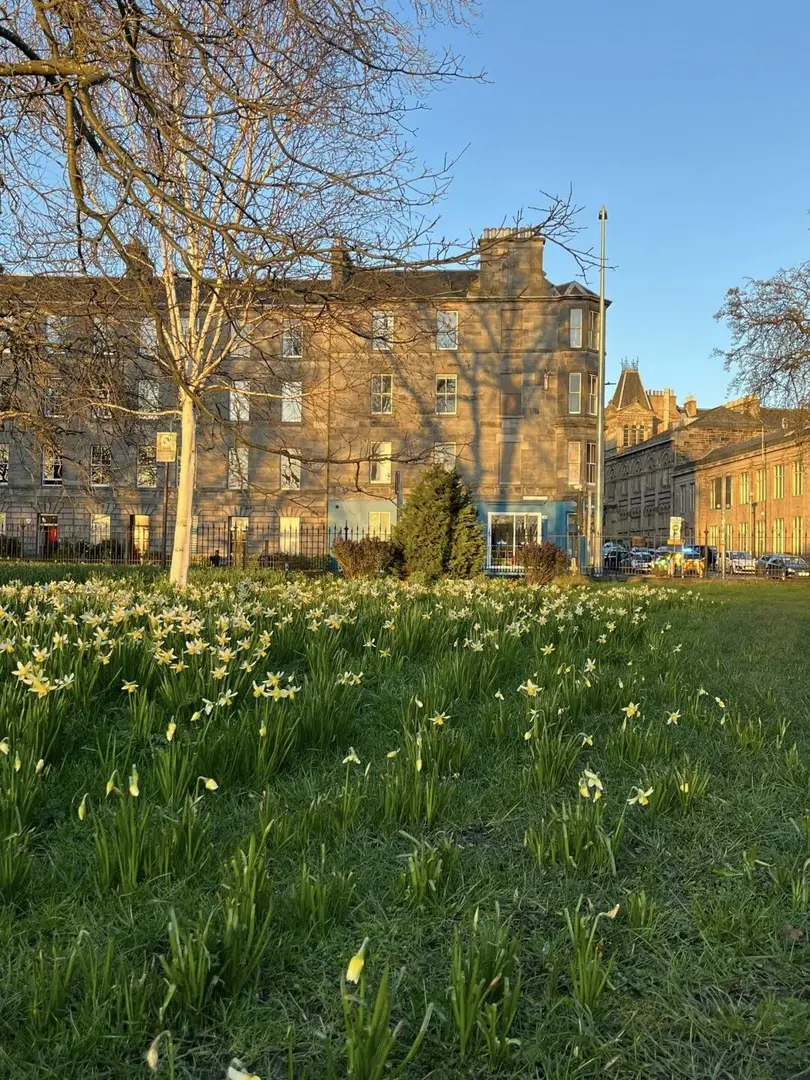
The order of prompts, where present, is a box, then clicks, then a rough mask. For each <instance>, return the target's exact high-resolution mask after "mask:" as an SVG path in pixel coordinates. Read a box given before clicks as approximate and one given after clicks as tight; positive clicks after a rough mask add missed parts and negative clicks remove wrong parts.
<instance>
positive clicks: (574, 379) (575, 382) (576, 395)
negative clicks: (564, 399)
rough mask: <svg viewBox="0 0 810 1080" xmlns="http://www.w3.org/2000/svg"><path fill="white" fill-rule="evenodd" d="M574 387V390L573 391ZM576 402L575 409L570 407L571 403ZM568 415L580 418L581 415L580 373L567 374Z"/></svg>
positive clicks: (570, 372) (571, 372)
mask: <svg viewBox="0 0 810 1080" xmlns="http://www.w3.org/2000/svg"><path fill="white" fill-rule="evenodd" d="M574 386H576V390H575V389H574ZM572 399H574V400H575V401H576V408H572V407H571V401H572ZM568 415H569V416H581V415H582V372H581V371H569V372H568Z"/></svg>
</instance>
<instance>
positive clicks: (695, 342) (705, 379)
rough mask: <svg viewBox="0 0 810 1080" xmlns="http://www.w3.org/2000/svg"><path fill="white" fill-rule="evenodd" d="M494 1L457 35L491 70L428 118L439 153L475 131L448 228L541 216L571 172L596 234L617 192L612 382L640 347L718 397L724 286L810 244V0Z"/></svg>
mask: <svg viewBox="0 0 810 1080" xmlns="http://www.w3.org/2000/svg"><path fill="white" fill-rule="evenodd" d="M481 11H482V15H481V17H480V18H479V19H477V20H476V21H475V23H474V27H473V33H472V35H464V34H453V35H451V40H452V41H453V42H454V44H455V45H456V47H458V48H460V49H462V50H463V51H464V53H465V54H466V57H467V66H468V68H470V69H484V70H485V72H486V75H487V79H488V82H487V83H486V84H484V85H478V84H473V83H456V84H454V85H453V86H451V87H449V88H446V89H444V90H443V91H441V92H440V93H439V94H438V95H437V96H435V97H433V98H432V99H431V101H430V111H429V112H427V113H424V114H422V115H421V116H420V117H419V118H418V133H417V140H416V146H417V149H418V150H419V152H420V153H421V154H422V155H423V156H424V157H425V159H426V160H428V161H430V162H434V163H435V162H436V160H437V157H439V156H440V155H443V154H445V153H448V154H450V155H452V154H454V153H457V152H458V151H460V150H461V149H463V147H464V146H465V145H467V144H468V143H469V148H468V149H467V151H466V153H465V154H464V156H463V158H462V160H461V161H460V162H459V163H458V165H457V166H456V168H455V171H454V177H455V178H454V181H453V184H452V186H451V189H450V194H449V196H448V198H447V199H446V201H445V202H444V204H443V207H442V215H443V222H442V232H444V233H446V234H450V235H468V234H469V232H470V231H472V232H474V233H476V234H477V233H478V232H480V230H481V229H482V228H485V227H486V226H490V225H498V224H501V223H502V221H503V219H504V218H510V217H512V216H513V215H514V214H515V213H516V212H518V211H520V210H521V209H523V211H524V216H528V214H527V212H528V207H529V206H531V205H532V204H534V205H537V204H538V202H539V201H540V197H539V194H538V193H539V191H540V190H546V191H551V192H562V191H565V190H567V188H568V185H569V183H570V184H572V185H573V187H574V196H575V199H576V201H577V202H578V203H580V204H584V206H585V210H584V212H583V214H582V223H583V224H584V225H585V226H586V229H587V234H586V235H587V239H588V241H589V242H591V243H594V244H595V243H597V242H598V223H597V220H596V215H597V212H598V209H599V206H600V205H601V204H602V203H605V204H606V206H607V207H608V213H609V221H608V229H609V232H608V262H609V263H611V264H613V266H614V267H615V269H613V270H611V271H609V274H608V295H609V296H610V298H611V299H612V300H613V302H614V303H613V308H612V310H611V312H610V314H609V322H608V335H607V348H608V378H609V379H615V378H616V373H617V372H618V369H619V362H620V360H621V359H622V358H623V357H630V358H636V357H637V358H638V360H639V365H640V370H641V373H642V378H643V380H644V382H645V385H646V386H647V387H648V388H653V389H660V388H663V387H664V386H670V387H672V388H674V389H675V390H676V391H677V393H678V398H679V400H682V399H683V397H684V396H685V395H686V394H688V393H693V394H695V395H696V397H697V398H698V403H699V404H700V405H701V406H704V405H706V406H708V405H712V404H718V403H719V402H721V401H722V400H724V399H725V398H726V396H727V390H728V384H729V380H730V376H729V374H728V373H726V372H725V371H724V370H723V366H722V362H721V361H720V360H718V359H716V358H713V357H712V350H713V348H715V347H718V346H719V347H722V346H723V344H724V342H725V340H726V331H725V328H724V326H723V325H722V324H720V323H717V322H715V321H714V319H713V314H714V312H715V311H717V309H718V308H719V307H720V306H721V304H722V302H723V296H724V294H725V291H726V290H727V289H728V288H729V287H730V286H732V285H735V284H738V283H740V284H741V283H742V282H743V280H744V279H745V278H746V277H762V276H767V275H770V274H771V273H773V272H774V271H775V270H777V269H778V268H779V267H780V266H789V265H794V264H796V263H799V262H802V261H804V260H806V259H808V258H810V231H808V230H810V216H808V210H810V108H808V105H810V76H808V70H809V69H808V62H807V45H808V41H809V40H810V4H808V3H807V0H768V3H767V4H766V3H763V2H762V0H758V2H755V0H736V2H731V0H613V3H604V2H603V3H596V2H595V0H579V2H578V3H577V4H562V3H559V2H558V0H557V2H554V3H552V2H549V0H481ZM445 37H447V35H445ZM546 268H547V272H548V275H549V277H550V278H551V280H552V281H560V280H568V279H570V278H571V277H573V276H575V267H574V266H573V264H572V263H571V261H570V260H569V259H567V258H565V257H564V256H562V255H559V254H556V253H549V255H548V258H547V260H546ZM595 283H596V275H593V276H592V279H591V284H595Z"/></svg>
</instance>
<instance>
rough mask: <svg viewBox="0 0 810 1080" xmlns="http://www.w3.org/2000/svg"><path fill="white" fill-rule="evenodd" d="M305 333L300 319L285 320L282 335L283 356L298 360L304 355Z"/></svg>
mask: <svg viewBox="0 0 810 1080" xmlns="http://www.w3.org/2000/svg"><path fill="white" fill-rule="evenodd" d="M303 345H304V333H303V330H302V327H301V320H300V319H285V320H284V329H283V330H282V333H281V355H282V356H283V357H285V358H287V359H290V360H297V359H299V358H300V357H301V355H302V353H303Z"/></svg>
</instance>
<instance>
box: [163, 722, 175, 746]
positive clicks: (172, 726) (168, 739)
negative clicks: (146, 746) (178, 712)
mask: <svg viewBox="0 0 810 1080" xmlns="http://www.w3.org/2000/svg"><path fill="white" fill-rule="evenodd" d="M175 731H177V724H176V723H175V722H174V720H170V721H169V726H168V727H167V728H166V742H171V741H172V739H173V738H174V733H175Z"/></svg>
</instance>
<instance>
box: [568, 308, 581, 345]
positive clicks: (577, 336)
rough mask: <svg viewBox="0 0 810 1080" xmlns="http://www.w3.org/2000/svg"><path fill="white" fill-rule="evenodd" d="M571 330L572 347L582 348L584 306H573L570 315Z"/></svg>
mask: <svg viewBox="0 0 810 1080" xmlns="http://www.w3.org/2000/svg"><path fill="white" fill-rule="evenodd" d="M569 319H570V322H569V325H570V330H571V342H570V343H571V348H572V349H581V348H582V308H572V309H571V314H570V316H569Z"/></svg>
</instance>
